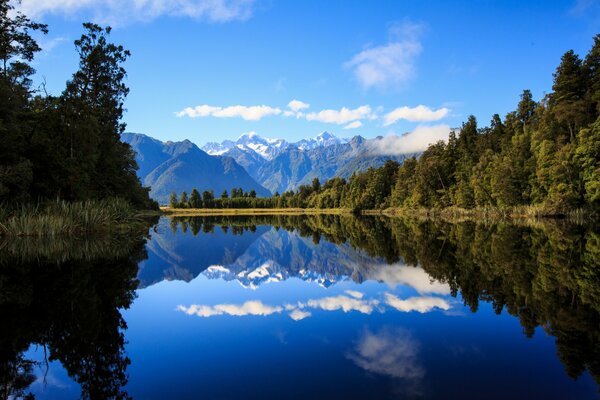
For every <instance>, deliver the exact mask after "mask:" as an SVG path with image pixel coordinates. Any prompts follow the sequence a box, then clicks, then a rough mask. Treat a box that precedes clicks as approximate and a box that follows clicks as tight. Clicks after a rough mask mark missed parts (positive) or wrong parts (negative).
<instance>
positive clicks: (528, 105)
mask: <svg viewBox="0 0 600 400" xmlns="http://www.w3.org/2000/svg"><path fill="white" fill-rule="evenodd" d="M536 106H537V103H536V102H535V101H533V96H532V94H531V91H530V90H528V89H525V90H523V93H521V101H519V104H518V106H517V117H518V118H519V120H520V121H521V123H522V124H523V125H526V124H528V123H529V121H530V120H531V118H532V117H533V114H534V113H535V108H536Z"/></svg>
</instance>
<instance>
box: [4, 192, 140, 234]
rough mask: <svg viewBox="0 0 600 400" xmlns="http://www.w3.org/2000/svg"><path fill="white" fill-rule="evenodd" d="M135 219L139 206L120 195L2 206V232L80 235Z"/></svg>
mask: <svg viewBox="0 0 600 400" xmlns="http://www.w3.org/2000/svg"><path fill="white" fill-rule="evenodd" d="M135 222H139V218H138V217H137V215H136V211H135V209H134V208H133V207H132V206H131V205H130V204H129V203H128V202H127V201H125V200H123V199H118V198H111V199H103V200H87V201H82V202H68V201H64V200H56V201H52V202H46V203H41V204H24V205H20V206H19V207H16V208H10V207H8V206H6V205H3V206H0V235H4V236H61V235H79V234H87V233H95V232H102V231H112V230H123V228H124V227H126V226H127V225H130V224H133V223H135Z"/></svg>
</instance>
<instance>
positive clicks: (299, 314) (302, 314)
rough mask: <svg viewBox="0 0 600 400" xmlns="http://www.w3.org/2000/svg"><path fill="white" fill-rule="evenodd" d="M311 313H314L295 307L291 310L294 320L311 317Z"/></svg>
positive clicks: (291, 316)
mask: <svg viewBox="0 0 600 400" xmlns="http://www.w3.org/2000/svg"><path fill="white" fill-rule="evenodd" d="M311 315H312V314H311V313H310V311H304V310H299V309H295V310H293V311H292V312H290V318H291V319H293V320H294V321H301V320H303V319H304V318H308V317H310V316H311Z"/></svg>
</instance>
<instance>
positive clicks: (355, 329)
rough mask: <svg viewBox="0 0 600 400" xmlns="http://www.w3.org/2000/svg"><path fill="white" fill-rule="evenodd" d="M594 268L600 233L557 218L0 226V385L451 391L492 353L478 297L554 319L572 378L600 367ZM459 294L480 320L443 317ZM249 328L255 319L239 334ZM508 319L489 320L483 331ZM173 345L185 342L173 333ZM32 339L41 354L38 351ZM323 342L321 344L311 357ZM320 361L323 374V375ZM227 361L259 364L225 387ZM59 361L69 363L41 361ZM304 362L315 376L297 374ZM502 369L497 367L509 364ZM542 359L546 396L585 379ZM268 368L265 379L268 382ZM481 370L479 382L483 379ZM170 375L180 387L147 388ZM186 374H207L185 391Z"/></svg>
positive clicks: (407, 394)
mask: <svg viewBox="0 0 600 400" xmlns="http://www.w3.org/2000/svg"><path fill="white" fill-rule="evenodd" d="M599 265H600V233H599V232H598V230H597V229H596V228H594V227H583V226H569V225H565V224H563V223H559V222H548V223H543V224H529V225H514V224H508V223H500V224H476V223H470V222H463V223H455V224H450V223H446V222H442V221H416V220H408V219H399V218H398V219H385V218H377V217H370V218H355V217H350V216H311V217H307V216H282V217H267V216H256V217H221V218H219V217H196V218H192V217H190V218H172V219H167V218H163V219H161V221H160V222H159V223H158V225H157V226H155V227H154V229H153V230H152V231H151V237H150V240H148V241H147V243H146V238H145V237H143V236H140V237H129V238H123V237H116V238H93V239H92V238H88V239H81V240H47V239H43V240H41V239H40V240H30V239H19V240H12V241H4V242H0V319H1V320H2V327H3V329H2V331H1V332H0V393H1V396H2V398H5V399H8V398H11V399H12V398H22V397H26V396H27V395H28V393H30V392H31V391H34V392H36V394H40V393H42V395H41V397H42V398H44V397H46V398H59V397H74V398H76V397H79V396H81V397H84V398H127V397H129V394H130V393H135V395H136V396H138V397H140V398H151V397H182V398H183V397H190V398H197V397H201V396H204V397H208V398H211V397H213V398H214V397H218V396H217V395H219V396H220V397H232V398H242V397H252V396H251V395H249V394H252V393H255V394H257V395H258V394H260V397H257V396H255V397H256V398H269V397H276V398H281V397H282V394H285V393H288V392H289V387H292V386H293V387H296V388H297V389H298V392H297V396H298V397H311V396H312V395H314V393H317V392H311V391H310V390H318V388H320V390H321V392H320V393H321V394H324V393H325V394H326V395H327V396H328V397H331V398H333V397H347V398H353V397H354V398H358V397H361V396H372V397H376V398H385V397H394V396H395V397H403V398H412V397H414V398H428V397H430V395H431V396H433V397H435V395H436V394H437V396H438V397H439V396H442V397H444V396H443V392H440V390H441V389H440V388H441V387H444V385H445V388H448V389H449V390H450V389H454V390H455V392H451V391H449V392H448V397H452V395H451V393H455V394H456V393H459V394H463V395H464V392H462V393H461V392H456V390H457V389H456V387H457V386H456V385H457V384H456V378H457V374H463V371H464V373H465V374H468V373H469V371H470V373H471V374H473V373H474V372H473V371H480V370H481V369H477V368H476V367H475V369H468V368H467V366H468V365H469V363H470V362H473V360H476V359H477V357H478V356H477V355H479V357H480V358H482V359H483V358H484V357H483V356H482V354H483V353H482V351H481V350H480V349H479V348H478V347H477V346H475V344H473V343H474V342H473V340H472V339H471V340H470V339H468V338H469V337H470V336H469V335H470V330H471V331H472V330H473V329H474V327H479V326H484V325H486V324H488V325H490V326H491V325H492V324H493V323H492V322H490V321H491V320H490V319H489V318H488V319H486V318H487V316H486V312H487V311H488V310H489V306H487V307H486V306H485V305H483V306H482V304H491V305H492V308H493V311H494V312H495V313H497V314H501V313H502V312H503V311H505V313H506V312H508V313H509V314H511V315H513V316H514V317H516V318H518V321H519V322H520V325H521V327H522V329H523V332H524V334H525V335H526V336H528V337H532V336H533V335H534V333H536V330H537V333H538V336H539V333H540V330H541V329H543V330H545V331H546V332H547V333H548V334H549V335H551V336H552V337H553V338H555V346H556V351H557V354H558V356H559V358H560V360H561V362H562V364H563V367H564V369H565V370H566V372H567V374H568V375H569V376H571V377H573V378H577V377H580V376H581V375H583V374H584V373H586V371H589V373H590V374H591V375H592V376H593V377H594V379H595V380H596V382H598V381H599V380H600V269H599V268H598V266H599ZM175 281H182V282H175ZM184 282H188V283H184ZM233 288H235V290H233ZM279 288H281V289H279ZM264 289H269V290H270V291H265V290H264ZM211 291H212V292H211ZM180 292H181V293H180ZM273 293H275V294H273ZM136 294H137V295H139V296H140V298H139V299H138V300H136V301H135V302H134V298H135V297H136ZM457 299H458V300H457ZM459 301H462V302H464V306H466V307H467V310H468V309H470V310H471V311H473V312H474V313H476V314H475V316H478V317H480V318H479V319H474V320H470V321H475V322H471V325H467V322H466V319H465V318H462V319H461V318H456V317H451V318H453V320H452V321H449V317H448V316H450V315H460V314H461V313H463V310H464V307H463V306H462V305H461V304H460V303H459ZM130 306H132V310H129V311H125V310H126V309H128V308H129V307H130ZM136 307H137V309H135V308H136ZM480 308H483V309H484V311H481V310H480ZM487 314H490V313H487ZM440 316H441V317H443V318H445V319H441V317H440ZM492 317H493V318H494V319H495V320H498V318H499V317H495V316H493V315H492ZM142 321H143V323H142ZM511 321H516V319H515V318H511ZM152 324H154V325H152ZM287 324H290V325H287ZM128 325H129V327H130V328H129V330H128ZM463 325H464V328H461V329H462V330H458V332H460V334H458V335H457V336H458V337H456V338H454V339H448V340H450V343H449V344H448V345H447V346H446V347H444V346H441V345H439V344H438V343H437V342H439V341H440V340H441V339H440V337H441V336H442V335H441V333H440V332H441V329H444V330H445V329H446V328H448V331H449V332H452V329H451V328H452V327H456V326H463ZM494 326H496V325H494ZM497 326H503V327H504V326H508V324H507V323H503V324H498V325H497ZM240 327H244V330H251V332H253V333H252V334H248V335H247V336H244V334H243V333H242V331H243V330H242V329H240ZM510 329H512V328H510V327H509V328H506V331H503V332H502V333H500V332H498V333H494V332H492V333H490V335H491V336H490V337H489V340H490V342H494V341H496V342H500V341H502V340H503V337H505V336H503V335H506V334H507V332H509V331H510ZM132 330H133V332H132ZM168 332H171V334H169V333H168ZM173 332H175V333H173ZM316 332H317V333H319V334H321V332H329V337H327V335H326V334H325V333H323V334H322V336H315V335H316ZM454 332H456V330H455V331H454ZM444 333H445V331H444ZM173 335H175V336H173ZM428 335H429V336H428ZM518 335H519V337H522V335H521V334H520V333H518ZM263 336H264V337H263ZM463 336H464V337H463ZM126 338H127V340H128V341H129V344H127V343H126ZM273 338H276V342H277V346H286V347H285V349H286V350H285V351H286V353H285V354H286V356H281V359H279V358H277V357H278V356H277V354H280V352H282V351H284V350H283V347H277V349H274V348H273V340H274V339H273ZM154 339H155V340H156V341H155V342H153V341H152V340H154ZM175 342H177V343H179V342H181V348H182V349H181V353H177V351H179V348H178V347H170V346H174V345H173V343H175ZM199 343H200V344H202V343H203V345H202V346H200V345H199ZM266 343H268V344H266ZM250 344H251V345H250ZM484 344H485V343H484ZM488 344H489V343H488ZM479 345H482V344H481V343H479ZM511 345H512V346H514V345H515V344H514V343H510V344H507V345H506V347H500V346H499V347H498V349H512V347H511ZM36 346H37V352H35V353H36V354H38V355H41V356H39V357H32V356H31V354H32V350H31V349H32V348H35V347H36ZM195 346H200V347H195ZM475 347H477V348H475ZM163 348H164V349H170V352H169V351H167V350H163ZM484 348H485V347H484ZM490 348H492V346H490V347H487V348H486V349H487V351H488V354H487V357H488V359H490V357H494V355H490V353H489V351H490ZM28 350H29V351H28ZM540 351H541V350H540ZM500 352H501V351H500ZM313 353H318V354H319V357H316V356H315V357H313V358H310V357H309V355H311V354H313ZM173 354H180V355H179V356H177V355H173ZM494 354H495V357H496V358H497V359H499V358H501V357H502V355H499V354H498V353H494ZM536 354H538V355H540V354H542V353H541V352H540V353H536ZM544 354H545V353H544ZM153 357H155V359H153ZM511 357H512V358H510V361H511V362H518V363H522V364H523V365H530V364H531V363H533V365H535V364H536V363H538V361H537V360H533V361H532V360H527V359H525V358H519V355H518V353H516V355H512V356H511ZM130 358H131V359H130ZM258 359H260V360H263V361H264V362H265V368H267V366H271V367H272V366H281V367H282V368H280V369H281V370H280V371H279V370H278V371H273V368H268V371H263V370H262V369H261V368H260V366H257V364H256V360H258ZM132 360H133V361H132ZM152 360H154V361H152ZM199 360H205V362H204V361H203V362H199ZM219 360H222V361H219ZM269 360H271V363H270V364H269V363H267V361H269ZM290 360H294V361H296V362H298V364H294V365H292V363H291V362H290ZM456 360H459V361H456ZM546 361H547V360H546ZM315 362H318V363H319V364H323V365H324V368H326V369H327V371H329V372H328V374H329V375H331V378H330V379H329V380H327V381H325V380H324V381H322V382H321V383H319V382H320V381H319V379H321V378H320V377H322V374H317V372H315V371H314V363H315ZM505 362H506V361H505ZM136 363H137V364H136ZM220 363H222V365H221V364H220ZM231 363H235V364H236V365H238V364H239V365H241V366H243V370H244V371H248V372H246V375H242V378H240V379H242V381H241V382H240V384H239V385H221V383H222V382H224V381H225V380H227V379H228V378H227V377H228V376H229V375H228V374H229V373H230V372H231V371H230V370H229V368H230V365H231ZM452 363H454V364H452ZM528 363H529V364H528ZM540 363H543V362H542V361H540ZM57 364H58V366H59V367H60V368H63V369H64V371H66V372H65V376H54V375H53V369H52V368H50V369H48V366H54V365H57ZM446 364H449V365H455V367H456V371H452V370H451V369H447V368H446ZM491 364H493V362H492V363H491ZM164 365H172V366H175V367H176V368H175V367H173V368H169V370H167V369H165V368H164V367H161V366H164ZM486 365H489V364H486ZM240 368H242V367H240ZM303 368H304V369H303ZM511 368H516V367H514V366H513V367H511ZM533 368H535V367H533ZM559 368H562V367H560V366H559ZM275 369H277V368H275ZM299 369H301V370H302V373H303V374H304V375H305V376H306V377H307V382H308V381H310V382H311V383H310V384H309V383H306V384H303V385H300V386H301V387H298V383H297V379H298V376H302V373H301V372H299ZM509 369H510V368H507V367H506V366H503V365H501V363H500V364H499V366H498V371H500V372H499V373H502V372H501V371H507V370H509ZM171 370H172V371H171ZM132 371H133V372H132ZM187 371H191V372H187ZM261 372H263V373H264V374H265V375H260V373H261ZM547 372H548V370H544V373H547ZM152 373H154V375H152ZM194 373H195V374H197V375H193V374H194ZM129 374H132V376H137V377H138V378H137V380H135V379H131V380H130V379H129ZM136 374H137V375H136ZM315 374H317V375H315ZM539 374H540V375H539V376H538V375H536V373H535V371H534V372H531V373H530V375H528V377H529V378H528V379H534V378H535V379H537V378H539V379H540V381H541V382H544V385H545V386H544V388H545V389H546V392H545V393H546V394H548V393H549V394H552V395H554V396H555V397H558V398H560V397H561V396H563V395H564V394H565V393H569V391H570V390H571V389H575V388H577V390H581V392H578V393H584V391H585V390H584V389H585V388H583V389H582V387H581V386H578V387H575V386H570V385H574V384H573V383H564V382H562V381H561V382H560V385H562V386H560V387H561V388H563V389H562V391H561V390H560V388H559V387H558V386H559V383H558V382H554V381H552V380H551V379H550V380H549V379H547V376H546V375H541V374H542V371H541V370H540V372H539ZM561 374H562V375H561V376H564V373H563V372H561ZM272 375H275V376H277V377H278V382H279V386H278V384H276V383H273V382H276V380H275V379H274V378H272ZM492 375H493V373H492ZM67 376H68V377H70V379H71V380H73V381H74V382H76V383H77V387H76V389H77V393H73V390H72V389H73V388H72V386H73V384H72V383H71V382H69V381H67V380H66V377H67ZM244 376H245V377H246V378H243V377H244ZM264 376H268V378H269V379H268V383H269V384H268V385H267V382H266V381H265V382H263V383H264V384H263V385H259V384H258V383H257V382H261V379H264ZM198 377H202V379H199V378H198ZM311 377H312V379H308V378H311ZM243 379H247V380H246V381H243ZM588 379H589V378H588ZM386 380H387V381H389V382H391V392H392V394H391V395H390V393H389V392H390V390H388V389H389V388H388V387H387V386H386V382H387V381H386ZM473 381H474V382H471V383H470V385H471V386H473V387H475V386H477V384H481V385H484V384H485V382H486V381H485V380H483V379H482V380H481V383H478V382H477V379H475V378H474V379H473ZM160 382H162V384H163V387H169V388H170V389H169V390H170V391H168V392H160V391H155V392H154V391H153V390H154V389H153V388H154V386H153V385H157V384H158V383H160ZM189 382H198V384H197V385H195V386H193V387H192V386H191V388H190V389H189V390H190V391H189V392H186V391H185V390H187V389H183V387H184V386H186V385H187V384H189ZM389 382H388V383H389ZM319 384H321V386H319ZM253 385H254V386H253ZM488 385H489V383H488ZM554 385H556V387H555V386H554ZM225 386H227V387H225ZM438 386H439V387H438ZM40 387H42V388H43V390H42V389H40ZM186 387H187V386H186ZM245 387H253V388H254V391H252V390H250V391H248V392H246V391H243V389H244V388H245ZM146 388H147V389H146ZM172 388H177V389H172ZM236 388H237V389H236ZM311 388H312V389H311ZM328 388H329V389H328ZM333 388H337V389H335V390H334V389H333ZM518 388H520V389H523V386H521V387H518ZM518 388H517V387H511V386H510V385H507V386H506V390H507V391H510V390H513V391H514V390H516V389H518ZM537 388H538V389H539V386H537ZM565 388H566V389H565ZM278 389H279V391H277V390H278ZM434 389H435V390H434ZM487 389H489V388H487ZM69 390H71V392H69V396H67V395H66V394H65V393H67V391H69ZM144 390H147V391H144ZM173 390H175V391H176V392H173ZM236 390H239V391H236ZM269 390H272V392H269ZM327 390H330V392H328V391H327ZM498 390H499V392H498V396H501V393H502V392H501V391H500V389H498ZM474 393H476V392H474ZM504 394H508V393H504ZM457 396H458V395H457ZM288 397H289V396H288ZM292 397H293V396H292ZM563 397H564V396H563Z"/></svg>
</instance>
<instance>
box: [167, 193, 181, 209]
mask: <svg viewBox="0 0 600 400" xmlns="http://www.w3.org/2000/svg"><path fill="white" fill-rule="evenodd" d="M169 207H171V208H177V207H179V200H177V193H175V192H171V196H170V197H169Z"/></svg>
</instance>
